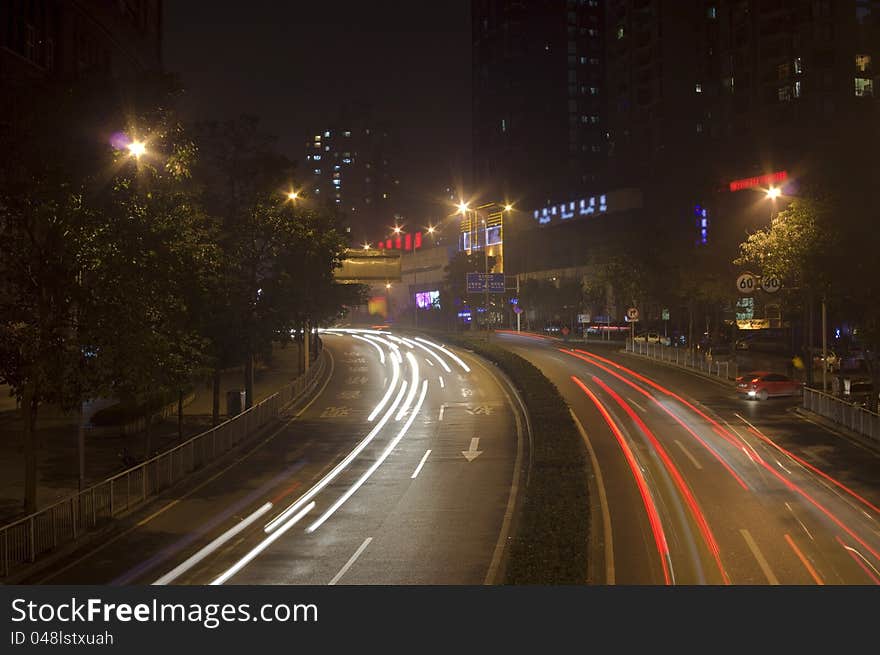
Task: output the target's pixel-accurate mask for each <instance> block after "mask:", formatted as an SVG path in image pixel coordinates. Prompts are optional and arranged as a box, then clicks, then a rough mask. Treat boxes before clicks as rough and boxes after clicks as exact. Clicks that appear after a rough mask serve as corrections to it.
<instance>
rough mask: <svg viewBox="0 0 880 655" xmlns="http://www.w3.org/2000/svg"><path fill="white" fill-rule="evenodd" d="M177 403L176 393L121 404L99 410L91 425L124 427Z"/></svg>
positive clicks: (166, 393) (93, 416) (94, 415)
mask: <svg viewBox="0 0 880 655" xmlns="http://www.w3.org/2000/svg"><path fill="white" fill-rule="evenodd" d="M176 402H177V393H176V392H170V391H169V392H165V393H161V394H156V395H154V396H151V397H149V398H147V399H145V400H142V401H140V402H121V403H116V404H115V405H110V406H109V407H104V408H103V409H99V410H98V411H97V412H95V413H94V414H93V415H92V419H91V423H92V425H97V426H108V425H125V424H126V423H130V422H131V421H136V420H138V419H140V418H146V417H147V416H152V415H153V414H155V413H156V412H158V411H159V410H161V409H162V408H163V407H165V406H166V405H170V404H171V403H176Z"/></svg>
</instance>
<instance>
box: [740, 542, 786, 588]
mask: <svg viewBox="0 0 880 655" xmlns="http://www.w3.org/2000/svg"><path fill="white" fill-rule="evenodd" d="M739 533H740V534H741V535H742V536H743V539H745V540H746V545H747V546H748V547H749V550H750V551H752V555H754V556H755V559H756V560H758V566H760V567H761V571H763V572H764V577H766V578H767V582H769V583H770V584H772V585H778V584H779V580H778V579H777V578H776V575H775V574H774V573H773V569H771V568H770V564H769V563H768V562H767V560H766V559H765V558H764V554H763V553H762V552H761V549H760V548H758V544H756V543H755V540H754V539H752V535H751V533H750V532H749V531H748V530H746V529H745V528H742V529H740V531H739Z"/></svg>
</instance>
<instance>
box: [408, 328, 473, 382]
mask: <svg viewBox="0 0 880 655" xmlns="http://www.w3.org/2000/svg"><path fill="white" fill-rule="evenodd" d="M416 341H421V342H422V343H425V344H428V345H429V346H433V347H434V348H436V349H437V350H439V351H440V352H443V353H445V354H447V355H449V357H450V358H452V360H453V361H455V362H456V363H458V365H459V366H461V367H462V368H463V369H464V372H465V373H470V372H471V367H470V366H468V365H467V364H465V363H464V362H463V361H462V360H461V357H459V356H458V355H456V354H455V353H453V352H452V351H450V350H447V349H446V348H444V347H443V346H441V345H439V344H436V343H432V342H430V341H428V340H427V339H422V338H421V337H416Z"/></svg>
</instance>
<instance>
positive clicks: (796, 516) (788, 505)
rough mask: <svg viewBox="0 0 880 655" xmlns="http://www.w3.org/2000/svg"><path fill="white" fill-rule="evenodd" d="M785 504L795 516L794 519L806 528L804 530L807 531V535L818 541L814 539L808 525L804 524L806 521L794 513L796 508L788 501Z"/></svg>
mask: <svg viewBox="0 0 880 655" xmlns="http://www.w3.org/2000/svg"><path fill="white" fill-rule="evenodd" d="M785 506H786V507H787V508H788V511H789V512H791V515H792V516H793V517H794V520H795V521H797V522H798V523H799V524H800V526H801V527H802V528H803V529H804V532H806V533H807V536H808V537H809V538H810V540H811V541H816V540H815V539H813V535H812V534H811V533H810V531H809V530H807V526H805V525H804V522H803V521H801V520H800V519H799V518H798V515H797V514H795V513H794V508H793V507H792V506H791V505H790V504H789V503H788V502H786V503H785Z"/></svg>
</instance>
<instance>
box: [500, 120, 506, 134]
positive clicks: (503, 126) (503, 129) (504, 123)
mask: <svg viewBox="0 0 880 655" xmlns="http://www.w3.org/2000/svg"><path fill="white" fill-rule="evenodd" d="M501 131H502V132H507V120H505V119H504V118H502V119H501Z"/></svg>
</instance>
